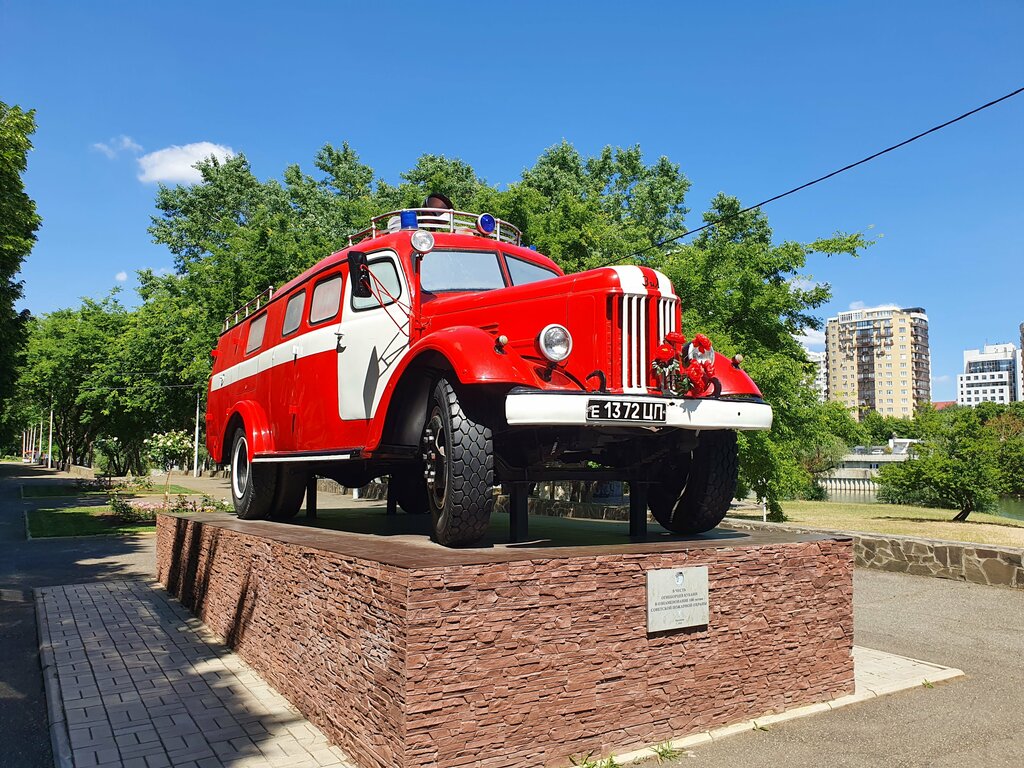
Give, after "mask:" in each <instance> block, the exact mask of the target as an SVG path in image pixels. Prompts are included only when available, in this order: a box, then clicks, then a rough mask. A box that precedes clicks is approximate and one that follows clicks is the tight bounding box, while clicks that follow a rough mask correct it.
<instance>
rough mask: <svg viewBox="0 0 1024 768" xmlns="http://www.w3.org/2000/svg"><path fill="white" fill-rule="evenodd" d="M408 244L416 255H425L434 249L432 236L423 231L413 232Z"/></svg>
mask: <svg viewBox="0 0 1024 768" xmlns="http://www.w3.org/2000/svg"><path fill="white" fill-rule="evenodd" d="M409 242H410V243H411V244H412V248H413V250H414V251H416V252H417V253H427V252H428V251H432V250H433V249H434V236H433V235H432V234H430V233H429V232H427V230H425V229H417V230H416V231H415V232H413V233H412V237H410V238H409Z"/></svg>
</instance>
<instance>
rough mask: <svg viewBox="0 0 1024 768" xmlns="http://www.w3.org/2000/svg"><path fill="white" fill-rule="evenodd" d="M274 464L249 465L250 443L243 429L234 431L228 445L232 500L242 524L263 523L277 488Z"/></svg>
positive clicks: (250, 463)
mask: <svg viewBox="0 0 1024 768" xmlns="http://www.w3.org/2000/svg"><path fill="white" fill-rule="evenodd" d="M276 480H277V468H276V467H275V466H274V465H273V464H253V463H252V462H250V461H249V442H248V438H246V436H245V429H244V428H242V427H239V428H238V429H237V430H235V436H234V439H233V440H232V441H231V499H232V501H234V502H235V514H237V515H238V517H239V518H241V519H242V520H263V519H264V518H266V517H267V516H268V515H269V514H270V510H271V507H272V506H273V502H274V491H275V487H276V485H277V483H276Z"/></svg>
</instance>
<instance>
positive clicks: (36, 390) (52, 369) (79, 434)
mask: <svg viewBox="0 0 1024 768" xmlns="http://www.w3.org/2000/svg"><path fill="white" fill-rule="evenodd" d="M127 322H128V315H127V312H125V310H124V308H123V307H122V306H121V305H120V303H119V302H118V301H117V299H116V298H115V297H114V296H109V297H107V298H105V299H103V300H102V301H99V302H96V301H93V300H91V299H85V300H83V302H82V306H81V307H79V308H78V309H61V310H57V311H56V312H53V313H51V314H49V315H44V316H43V317H41V318H38V319H34V320H33V321H32V323H31V324H30V326H29V337H28V343H27V345H26V348H25V361H24V364H23V366H22V369H21V375H20V378H19V394H20V397H21V398H22V399H23V401H24V402H26V403H32V404H36V405H37V408H38V411H37V412H38V413H40V414H42V413H45V412H46V410H47V408H48V407H49V406H51V405H52V408H53V442H54V447H55V451H56V455H57V456H58V457H59V461H60V464H61V465H62V466H64V467H65V468H66V467H67V466H68V465H69V464H71V463H75V462H84V461H86V460H87V457H88V456H89V453H90V449H91V445H92V441H93V440H94V439H95V437H96V436H97V435H99V433H100V429H101V427H102V426H103V424H104V421H105V420H106V419H107V418H108V417H109V415H110V414H109V402H108V396H109V394H110V391H109V389H108V388H107V382H106V381H105V377H104V375H103V372H104V371H106V370H108V369H109V368H110V367H111V366H113V365H116V362H115V360H113V359H112V355H111V350H113V349H116V347H117V339H118V337H119V336H120V334H121V332H122V331H123V329H124V327H125V325H126V324H127Z"/></svg>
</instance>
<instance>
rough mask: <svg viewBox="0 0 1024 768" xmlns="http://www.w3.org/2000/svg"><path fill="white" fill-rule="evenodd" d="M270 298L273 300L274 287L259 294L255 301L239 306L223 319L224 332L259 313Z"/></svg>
mask: <svg viewBox="0 0 1024 768" xmlns="http://www.w3.org/2000/svg"><path fill="white" fill-rule="evenodd" d="M272 298H274V286H272V285H271V286H269V287H268V288H267V290H265V291H263V293H261V294H260V295H259V296H257V297H256V298H255V299H251V300H250V301H247V302H246V303H245V304H243V305H242V306H240V307H239V308H238V309H236V310H235V311H234V312H232V313H231V314H230V315H228V316H227V317H225V318H224V331H226V330H228V329H229V328H233V327H235V326H236V325H238V324H239V323H240V322H242V321H243V320H245V318H247V317H248V316H249V315H251V314H253V313H255V312H257V311H259V309H260V307H262V306H264V305H265V304H268V303H269V302H270V300H271V299H272ZM224 331H221V333H223V332H224Z"/></svg>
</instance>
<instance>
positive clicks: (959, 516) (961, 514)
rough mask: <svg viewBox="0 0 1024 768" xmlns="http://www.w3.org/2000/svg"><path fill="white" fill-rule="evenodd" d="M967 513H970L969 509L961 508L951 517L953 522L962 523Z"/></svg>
mask: <svg viewBox="0 0 1024 768" xmlns="http://www.w3.org/2000/svg"><path fill="white" fill-rule="evenodd" d="M969 514H971V510H969V509H961V510H960V511H959V512H958V513H957V515H956V517H954V518H953V522H954V523H962V522H964V521H965V520H966V519H967V516H968V515H969Z"/></svg>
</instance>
